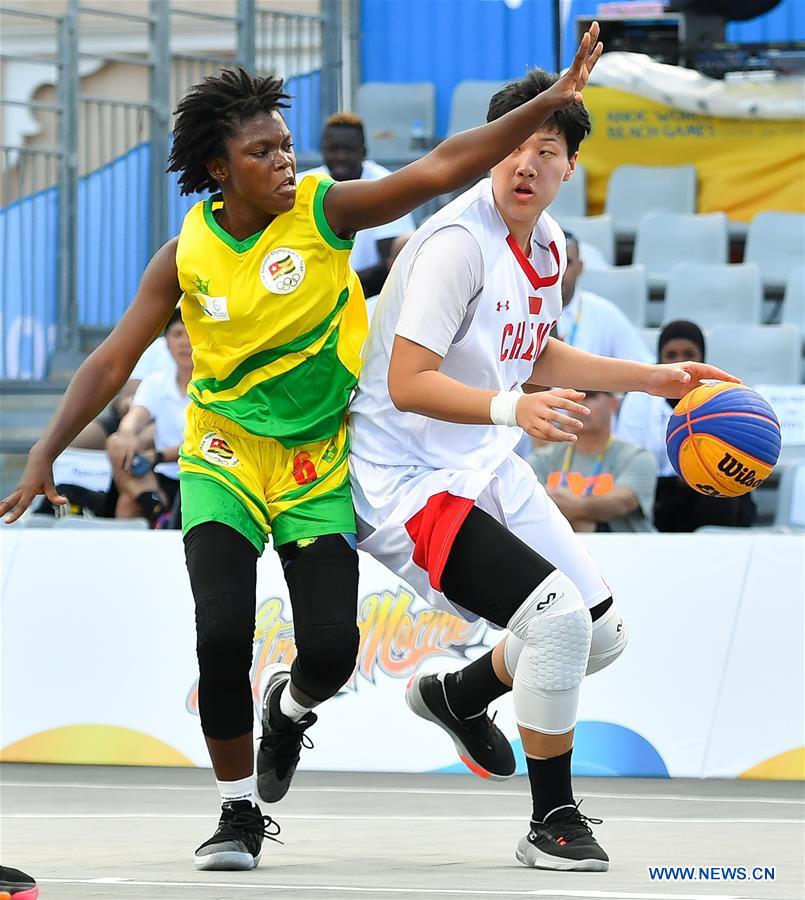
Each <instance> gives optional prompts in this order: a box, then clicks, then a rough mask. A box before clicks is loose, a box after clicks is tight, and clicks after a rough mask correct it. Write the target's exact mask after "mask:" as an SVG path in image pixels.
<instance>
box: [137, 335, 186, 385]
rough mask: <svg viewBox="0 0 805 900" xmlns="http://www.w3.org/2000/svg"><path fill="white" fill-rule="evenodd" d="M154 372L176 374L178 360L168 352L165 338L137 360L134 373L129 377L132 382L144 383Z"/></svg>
mask: <svg viewBox="0 0 805 900" xmlns="http://www.w3.org/2000/svg"><path fill="white" fill-rule="evenodd" d="M154 372H170V373H171V374H174V375H175V374H176V360H175V359H174V358H173V357H172V356H171V355H170V352H169V351H168V342H167V340H166V339H165V337H164V336H163V337H158V338H157V339H156V340H155V341H154V342H153V343H152V344H150V345H149V346H148V347H146V348H145V353H143V355H142V356H141V357H140V358H139V359H138V360H137V365H136V366H135V367H134V371H133V372H132V373H131V375H129V378H130V379H131V380H132V381H142V380H143V379H144V378H147V377H148V376H149V375H153V374H154Z"/></svg>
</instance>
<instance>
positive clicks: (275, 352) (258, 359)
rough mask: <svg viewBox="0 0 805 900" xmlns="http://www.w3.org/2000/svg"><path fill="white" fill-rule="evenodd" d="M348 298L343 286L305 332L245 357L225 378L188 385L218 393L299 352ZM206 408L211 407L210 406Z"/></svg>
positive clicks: (334, 315) (313, 339) (324, 329)
mask: <svg viewBox="0 0 805 900" xmlns="http://www.w3.org/2000/svg"><path fill="white" fill-rule="evenodd" d="M348 299H349V289H348V288H344V290H343V291H341V293H340V294H339V295H338V300H336V303H335V307H334V308H333V310H332V311H331V312H330V313H329V314H328V315H327V316H326V317H325V318H324V319H322V321H321V322H319V324H318V325H317V326H316V327H315V328H312V329H311V330H310V331H308V332H307V333H306V334H300V335H299V337H297V338H294V339H293V340H292V341H288V342H287V343H285V344H280V345H279V346H278V347H269V348H268V349H267V350H261V351H260V352H259V353H255V354H254V355H252V356H249V357H247V358H246V359H244V360H243V362H242V363H241V364H240V365H239V366H236V367H235V368H234V369H233V370H232V372H230V373H229V375H227V377H226V378H222V379H220V380H219V379H217V378H199V379H198V380H197V381H191V382H190V387H192V388H193V390H195V391H197V392H198V393H201V392H202V391H210V392H211V393H213V394H219V393H220V392H221V391H228V390H230V389H231V388H233V387H235V385H237V384H239V383H240V382H241V381H242V380H243V379H244V378H245V377H246V376H247V375H249V374H250V373H251V372H254V371H255V370H256V369H262V368H263V367H264V366H268V365H271V363H273V362H276V361H277V360H278V359H281V358H282V357H283V356H287V355H288V354H289V353H299V352H300V351H302V350H304V349H305V348H306V347H309V346H310V345H311V344H313V343H315V342H316V341H317V340H319V338H321V337H322V335H323V334H324V333H325V332H326V331H327V329H328V328H329V327H330V325H331V324H332V322H333V319H334V318H335V317H336V316H337V315H338V313H339V312H340V311H341V310H342V309H343V307H344V306H345V305H346V303H347V300H348ZM336 330H337V329H336ZM207 408H208V409H212V407H207Z"/></svg>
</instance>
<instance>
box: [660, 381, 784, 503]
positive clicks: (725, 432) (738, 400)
mask: <svg viewBox="0 0 805 900" xmlns="http://www.w3.org/2000/svg"><path fill="white" fill-rule="evenodd" d="M665 443H666V447H667V448H668V459H670V461H671V465H672V466H673V467H674V470H675V471H676V473H677V474H678V475H679V477H680V478H682V480H683V481H685V482H686V483H687V484H688V485H690V487H692V488H693V489H694V490H695V491H698V492H699V493H700V494H708V495H709V496H711V497H740V496H741V494H746V493H748V492H749V491H752V490H754V489H755V488H756V487H758V486H759V485H761V484H763V482H764V481H765V480H766V479H767V478H768V477H769V474H770V473H771V470H772V469H773V468H774V466H775V464H776V463H777V460H778V458H779V456H780V423H779V422H778V421H777V416H776V415H775V414H774V410H773V409H772V408H771V406H769V404H768V403H767V402H766V401H765V400H764V399H763V397H761V396H760V394H758V393H757V392H755V391H753V390H752V389H751V388H748V387H746V386H745V385H743V384H732V383H731V382H728V381H718V382H714V383H712V384H704V385H701V386H700V387H697V388H694V389H693V390H692V391H691V392H690V393H689V394H686V395H685V396H684V397H683V398H682V399H681V400H680V401H679V403H678V404H677V405H676V408H675V409H674V412H673V415H672V416H671V420H670V421H669V422H668V430H667V431H666V435H665Z"/></svg>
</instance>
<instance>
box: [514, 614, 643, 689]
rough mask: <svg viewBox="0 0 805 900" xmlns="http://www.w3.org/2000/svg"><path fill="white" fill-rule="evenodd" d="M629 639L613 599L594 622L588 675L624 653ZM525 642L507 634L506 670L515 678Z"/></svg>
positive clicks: (603, 667) (604, 667)
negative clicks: (610, 604)
mask: <svg viewBox="0 0 805 900" xmlns="http://www.w3.org/2000/svg"><path fill="white" fill-rule="evenodd" d="M628 640H629V634H628V631H627V630H626V623H625V622H624V621H623V618H622V617H621V612H620V610H619V609H618V604H617V603H615V602H614V601H613V603H612V606H610V608H609V609H608V610H607V611H606V612H605V613H604V615H603V616H601V618H600V619H596V621H595V622H593V635H592V640H591V642H590V659H589V661H588V662H587V672H586V674H587V675H593V674H595V673H596V672H600V671H601V669H606V667H607V666H608V665H610V663H613V662H615V660H616V659H617V658H618V657H619V656H620V655H621V653H623V651H624V649H625V648H626V644H627V642H628ZM524 646H525V644H524V643H523V641H521V640H520V638H518V637H517V636H516V635H514V634H508V635H506V643H505V644H504V645H503V662H504V664H505V666H506V671H507V672H508V673H509V675H510V676H511V677H512V678H514V673H515V671H516V669H517V660H518V659H519V658H520V654H521V653H522V651H523V647H524Z"/></svg>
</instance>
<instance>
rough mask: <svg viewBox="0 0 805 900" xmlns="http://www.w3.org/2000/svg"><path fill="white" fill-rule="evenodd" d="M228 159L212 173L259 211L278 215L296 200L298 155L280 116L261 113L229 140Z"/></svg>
mask: <svg viewBox="0 0 805 900" xmlns="http://www.w3.org/2000/svg"><path fill="white" fill-rule="evenodd" d="M226 151H227V156H226V159H216V160H213V161H212V163H211V164H210V167H209V168H210V174H211V175H212V176H213V178H215V180H216V181H218V182H219V183H220V184H221V185H222V186H224V187H228V188H229V192H230V194H231V193H234V194H236V195H237V196H238V197H240V198H242V199H243V200H244V201H245V202H246V203H248V204H249V205H250V206H256V207H257V208H258V209H259V210H260V212H263V213H266V214H269V215H279V214H280V213H283V212H287V211H288V210H289V209H292V208H293V205H294V201H295V200H296V156H295V155H294V152H293V142H292V141H291V132H290V131H288V126H287V125H286V124H285V122H284V120H283V118H282V116H281V115H280V114H279V113H258V114H257V115H256V116H254V117H253V118H251V119H248V120H247V121H246V122H244V123H243V125H241V127H240V129H239V130H238V131H237V132H235V134H234V135H232V137H230V138H228V139H227V141H226Z"/></svg>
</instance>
